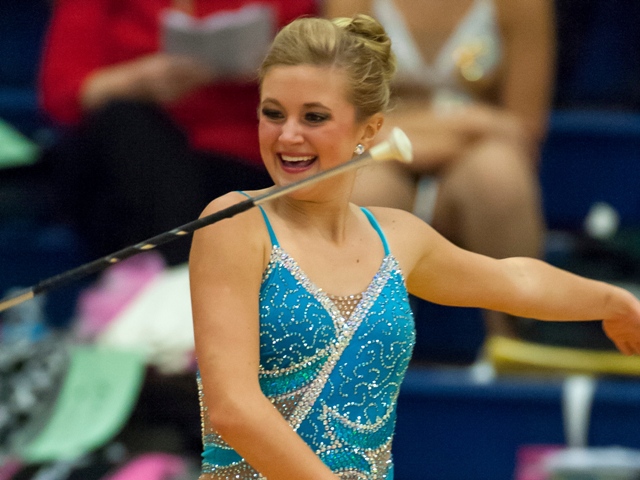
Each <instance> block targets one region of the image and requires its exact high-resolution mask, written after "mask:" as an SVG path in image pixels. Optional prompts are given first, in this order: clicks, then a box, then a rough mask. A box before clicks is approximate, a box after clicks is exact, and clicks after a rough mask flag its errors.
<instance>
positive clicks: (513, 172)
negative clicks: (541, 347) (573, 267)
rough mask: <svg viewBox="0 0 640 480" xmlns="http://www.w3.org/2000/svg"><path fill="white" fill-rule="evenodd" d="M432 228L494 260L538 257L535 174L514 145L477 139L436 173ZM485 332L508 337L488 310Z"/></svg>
mask: <svg viewBox="0 0 640 480" xmlns="http://www.w3.org/2000/svg"><path fill="white" fill-rule="evenodd" d="M433 226H434V228H436V229H437V230H438V231H439V232H440V233H442V234H443V235H444V236H445V237H447V238H449V239H450V240H451V241H453V242H454V243H456V244H458V245H460V246H461V247H464V248H466V249H468V250H472V251H474V252H478V253H482V254H484V255H488V256H491V257H495V258H505V257H511V256H529V257H540V255H541V253H542V242H543V235H544V223H543V217H542V210H541V203H540V192H539V186H538V181H537V176H536V172H535V171H534V169H533V168H532V166H531V161H530V159H529V158H528V156H527V152H526V151H525V150H524V149H523V148H521V147H520V146H519V145H518V144H515V143H507V142H504V141H498V140H487V141H484V142H481V143H479V144H478V145H477V146H476V147H475V148H473V149H472V150H470V151H468V152H467V153H466V154H465V155H464V156H463V158H461V159H460V160H459V161H457V162H456V164H455V165H453V166H452V167H451V168H450V169H449V170H448V171H447V173H446V174H445V175H443V176H442V177H441V182H440V188H439V192H438V198H437V201H436V208H435V212H434V219H433ZM486 318H487V323H486V327H487V334H488V335H495V334H500V335H508V336H513V330H512V328H511V322H509V321H508V320H507V318H506V316H505V315H503V314H500V313H498V312H487V316H486Z"/></svg>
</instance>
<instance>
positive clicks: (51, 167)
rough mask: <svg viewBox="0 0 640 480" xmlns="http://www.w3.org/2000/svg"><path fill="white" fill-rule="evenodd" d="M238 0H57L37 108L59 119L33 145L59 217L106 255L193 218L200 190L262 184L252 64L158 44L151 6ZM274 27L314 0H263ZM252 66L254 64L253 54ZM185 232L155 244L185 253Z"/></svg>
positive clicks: (215, 7)
mask: <svg viewBox="0 0 640 480" xmlns="http://www.w3.org/2000/svg"><path fill="white" fill-rule="evenodd" d="M250 3H253V2H251V1H245V0H180V1H178V0H174V1H172V0H56V2H54V4H53V11H52V18H51V21H50V25H49V30H48V32H47V36H46V39H45V47H44V52H43V58H42V64H41V72H40V84H39V95H40V102H41V108H42V109H43V111H44V112H45V113H46V114H47V115H48V116H49V117H50V118H51V119H52V120H53V121H54V122H55V123H57V124H59V125H61V126H63V127H64V128H63V131H64V133H63V135H62V138H61V140H60V141H59V142H58V143H57V144H56V145H54V146H53V148H51V149H49V150H48V151H47V152H45V154H44V155H43V162H42V163H43V165H44V166H45V167H44V168H45V169H46V171H47V174H48V175H49V177H50V178H51V181H52V182H53V184H54V191H55V192H57V194H58V196H57V197H56V198H57V200H56V203H57V205H56V208H57V214H59V218H60V219H62V220H64V221H69V222H71V223H72V224H74V225H75V226H76V227H77V229H78V231H79V232H80V234H81V235H82V236H83V237H84V238H85V239H86V243H87V245H88V246H89V249H90V253H91V254H93V255H106V254H109V253H112V252H113V251H116V250H119V249H121V248H123V247H125V246H128V245H131V244H134V243H138V242H140V241H142V240H145V239H147V238H149V237H151V236H154V235H157V234H159V233H162V232H164V231H167V230H170V229H173V228H175V227H178V226H180V225H183V224H185V223H187V222H189V221H192V220H195V219H197V218H198V215H199V213H200V212H201V211H202V209H203V208H204V206H205V205H206V204H207V203H209V201H211V199H213V198H215V197H217V196H219V195H221V194H222V193H225V192H227V191H229V190H234V189H237V188H262V187H266V186H269V185H271V184H272V182H271V180H270V179H269V176H268V175H267V173H266V170H264V167H263V166H262V164H261V160H260V155H259V148H258V142H257V137H258V135H257V125H258V123H257V114H256V108H257V105H258V100H259V96H258V87H257V81H256V79H257V73H256V75H255V78H253V77H254V76H251V77H248V76H243V77H242V78H229V77H227V76H225V77H224V78H221V77H220V76H219V75H217V72H216V71H215V69H211V68H210V67H208V66H205V65H204V64H200V63H198V61H196V60H195V59H192V58H188V57H185V56H176V55H170V54H167V53H164V52H163V51H162V28H161V14H162V13H163V12H165V11H166V10H167V9H175V10H179V11H181V12H183V13H187V14H189V15H191V16H193V17H195V18H198V19H201V18H203V17H207V16H209V15H211V14H213V13H215V12H219V11H236V10H237V9H239V8H241V7H243V6H245V5H247V4H250ZM261 3H262V4H263V5H264V4H266V5H269V6H270V8H271V12H272V14H273V15H272V16H273V18H274V20H275V21H274V25H273V29H274V32H275V31H276V30H277V29H278V28H279V27H281V26H282V25H285V24H286V23H288V22H290V21H291V20H293V19H295V18H297V17H298V16H301V15H304V14H311V13H314V12H315V1H314V0H297V1H295V2H289V1H287V0H266V1H262V2H261ZM256 69H257V66H256ZM189 247H190V245H189V242H185V241H182V240H180V241H177V242H174V243H171V244H168V245H166V246H164V247H161V251H162V253H163V254H164V255H165V258H166V260H167V262H168V263H169V264H179V263H182V262H186V260H187V258H188V251H189Z"/></svg>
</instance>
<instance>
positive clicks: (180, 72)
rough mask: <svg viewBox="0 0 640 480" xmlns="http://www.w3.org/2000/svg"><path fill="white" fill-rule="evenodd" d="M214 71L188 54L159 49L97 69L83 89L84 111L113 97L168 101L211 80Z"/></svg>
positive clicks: (163, 102) (96, 106)
mask: <svg viewBox="0 0 640 480" xmlns="http://www.w3.org/2000/svg"><path fill="white" fill-rule="evenodd" d="M214 78H215V76H214V74H213V73H212V72H211V71H210V70H208V69H207V68H206V67H204V66H203V65H201V64H199V63H198V62H196V61H195V60H192V59H190V58H187V57H182V56H177V55H169V54H166V53H162V52H158V53H153V54H150V55H146V56H144V57H140V58H137V59H135V60H131V61H129V62H124V63H120V64H117V65H112V66H109V67H105V68H102V69H99V70H96V71H95V72H93V73H92V74H91V75H89V76H88V77H87V79H86V80H85V82H84V84H83V85H82V89H81V91H80V101H81V105H82V107H83V109H84V110H85V111H91V110H94V109H96V108H99V107H101V106H102V105H104V104H106V103H107V102H109V101H111V100H114V99H129V100H141V101H148V102H153V103H158V104H167V103H171V102H175V101H177V100H180V99H181V98H183V97H184V96H186V95H188V94H189V93H192V92H193V91H195V90H196V89H198V88H200V87H202V86H204V85H207V84H208V83H211V82H212V81H213V80H214Z"/></svg>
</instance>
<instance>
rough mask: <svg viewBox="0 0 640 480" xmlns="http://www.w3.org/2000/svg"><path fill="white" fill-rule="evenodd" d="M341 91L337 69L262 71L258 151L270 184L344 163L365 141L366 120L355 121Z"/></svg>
mask: <svg viewBox="0 0 640 480" xmlns="http://www.w3.org/2000/svg"><path fill="white" fill-rule="evenodd" d="M347 92H348V80H347V76H346V74H345V73H344V72H343V71H341V70H339V69H335V68H331V67H318V66H312V65H296V66H276V67H273V68H271V69H270V70H269V71H268V72H267V74H266V75H265V76H264V78H263V80H262V89H261V96H260V97H261V101H260V109H259V118H260V125H259V139H260V153H261V155H262V159H263V161H264V163H265V166H266V168H267V170H268V171H269V174H270V175H271V177H272V178H273V181H274V182H275V184H276V185H286V184H289V183H292V182H295V181H298V180H301V179H303V178H306V177H308V176H311V175H314V174H316V173H318V172H320V171H322V170H327V169H329V168H331V167H335V166H337V165H339V164H341V163H344V162H345V161H347V160H349V159H350V158H351V157H352V156H353V151H354V149H355V148H356V146H357V144H358V143H360V142H362V143H365V142H364V141H363V135H364V133H365V131H366V122H364V123H358V122H357V121H356V109H355V107H354V106H353V105H352V104H351V103H350V102H349V101H348V99H347ZM365 146H368V145H365Z"/></svg>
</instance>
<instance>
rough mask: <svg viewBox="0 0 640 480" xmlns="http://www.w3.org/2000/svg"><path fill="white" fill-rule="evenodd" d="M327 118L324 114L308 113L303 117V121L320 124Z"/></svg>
mask: <svg viewBox="0 0 640 480" xmlns="http://www.w3.org/2000/svg"><path fill="white" fill-rule="evenodd" d="M328 118H329V115H327V114H324V113H313V112H309V113H306V114H305V115H304V119H305V120H306V121H307V122H309V123H322V122H324V121H325V120H327V119H328Z"/></svg>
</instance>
